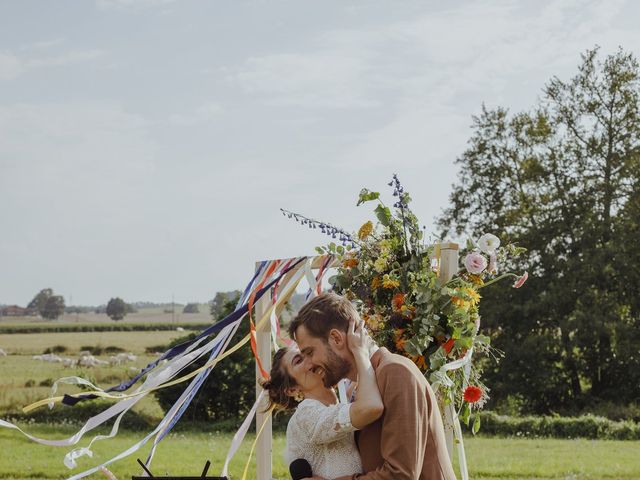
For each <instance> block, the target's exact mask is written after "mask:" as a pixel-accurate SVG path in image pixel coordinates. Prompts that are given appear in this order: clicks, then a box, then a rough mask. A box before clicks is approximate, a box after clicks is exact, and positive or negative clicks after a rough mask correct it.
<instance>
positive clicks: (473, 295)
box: [464, 288, 482, 305]
mask: <svg viewBox="0 0 640 480" xmlns="http://www.w3.org/2000/svg"><path fill="white" fill-rule="evenodd" d="M464 293H466V294H467V297H469V299H470V300H469V301H470V302H471V305H477V304H478V302H480V298H482V297H481V296H480V294H479V293H478V291H477V290H475V289H474V288H465V289H464Z"/></svg>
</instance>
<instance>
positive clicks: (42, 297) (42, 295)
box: [27, 288, 53, 315]
mask: <svg viewBox="0 0 640 480" xmlns="http://www.w3.org/2000/svg"><path fill="white" fill-rule="evenodd" d="M51 296H53V290H52V289H51V288H43V289H42V290H40V291H39V292H38V293H37V294H36V296H35V297H33V300H31V301H30V302H29V305H27V308H35V309H36V310H37V311H38V313H40V314H41V315H42V313H41V312H42V311H43V310H44V307H45V305H46V304H47V300H49V297H51Z"/></svg>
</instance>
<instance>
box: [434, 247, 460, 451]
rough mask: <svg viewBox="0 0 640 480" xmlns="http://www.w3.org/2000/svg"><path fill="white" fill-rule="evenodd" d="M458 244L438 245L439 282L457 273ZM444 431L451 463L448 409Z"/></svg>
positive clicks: (450, 431)
mask: <svg viewBox="0 0 640 480" xmlns="http://www.w3.org/2000/svg"><path fill="white" fill-rule="evenodd" d="M458 261H459V258H458V244H457V243H441V244H440V262H439V265H440V272H439V280H440V282H441V283H443V284H444V283H446V282H448V281H449V280H451V278H452V277H453V276H454V275H455V274H456V273H457V272H458ZM441 413H442V414H444V419H443V420H444V431H445V434H446V438H447V451H448V452H449V458H450V459H451V462H452V463H453V418H450V417H451V415H450V414H449V409H448V408H447V409H445V411H444V412H441Z"/></svg>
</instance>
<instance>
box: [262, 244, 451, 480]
mask: <svg viewBox="0 0 640 480" xmlns="http://www.w3.org/2000/svg"><path fill="white" fill-rule="evenodd" d="M458 250H459V247H458V244H457V243H438V244H436V251H437V252H439V255H438V264H439V272H438V276H439V278H440V280H441V281H442V282H443V283H445V282H447V281H449V280H450V279H451V277H453V275H454V274H455V273H456V272H457V271H458V261H459V254H458ZM322 260H323V257H315V258H314V259H313V262H312V265H311V268H312V269H313V270H317V269H319V268H320V267H321V263H322ZM260 263H261V262H257V263H256V268H257V266H258V265H260ZM335 266H336V265H335V263H331V264H329V265H327V266H326V268H332V267H335ZM269 302H270V298H269V296H268V295H264V296H263V297H262V298H261V299H260V300H259V301H258V302H256V306H255V309H256V318H262V316H263V315H264V314H265V312H267V310H268V309H269V306H270V303H269ZM256 343H257V351H258V358H259V359H260V361H261V363H262V366H263V368H264V369H265V370H267V371H268V370H270V369H271V345H272V342H271V325H270V324H269V323H265V324H264V325H263V326H262V328H260V329H258V330H257V331H256ZM261 378H262V375H261V373H260V368H259V367H258V365H257V361H256V398H257V397H258V396H259V395H260V392H261V391H262V387H261V386H260V380H261ZM263 401H266V400H263ZM264 410H265V405H264V404H263V405H261V406H259V407H258V410H257V413H256V432H258V431H260V428H261V427H262V433H261V435H260V437H259V438H258V441H257V443H256V479H257V480H271V479H272V453H273V438H272V424H271V418H270V416H269V414H268V413H266V412H264ZM445 429H446V434H447V449H448V451H449V457H450V458H452V459H453V429H452V426H451V424H450V422H445Z"/></svg>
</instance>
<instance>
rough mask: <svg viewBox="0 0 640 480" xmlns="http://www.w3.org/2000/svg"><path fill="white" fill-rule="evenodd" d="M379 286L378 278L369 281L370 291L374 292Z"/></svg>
mask: <svg viewBox="0 0 640 480" xmlns="http://www.w3.org/2000/svg"><path fill="white" fill-rule="evenodd" d="M379 286H380V277H373V280H371V289H372V290H375V289H376V288H378V287H379Z"/></svg>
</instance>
